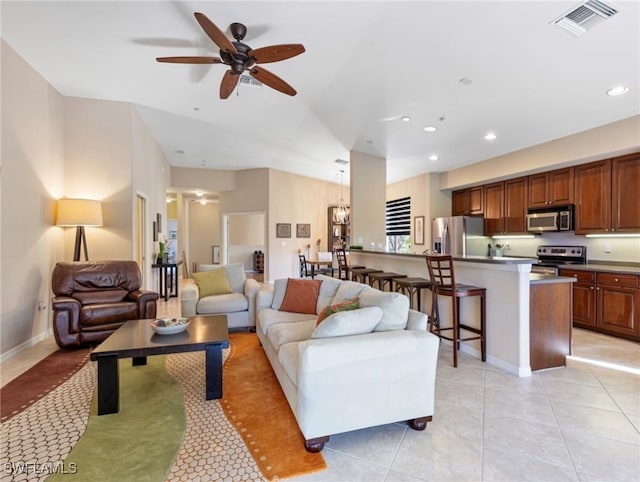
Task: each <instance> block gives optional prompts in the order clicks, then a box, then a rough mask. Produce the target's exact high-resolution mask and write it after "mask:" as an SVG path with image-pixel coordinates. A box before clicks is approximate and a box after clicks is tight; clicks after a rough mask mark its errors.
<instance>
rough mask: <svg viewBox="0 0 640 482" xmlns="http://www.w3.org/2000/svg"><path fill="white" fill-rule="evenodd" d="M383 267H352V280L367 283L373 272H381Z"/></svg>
mask: <svg viewBox="0 0 640 482" xmlns="http://www.w3.org/2000/svg"><path fill="white" fill-rule="evenodd" d="M381 272H382V270H381V269H375V268H351V280H352V281H356V282H358V283H364V284H367V281H368V280H369V275H370V274H371V273H381Z"/></svg>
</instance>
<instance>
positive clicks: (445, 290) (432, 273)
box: [425, 256, 487, 367]
mask: <svg viewBox="0 0 640 482" xmlns="http://www.w3.org/2000/svg"><path fill="white" fill-rule="evenodd" d="M425 258H426V261H427V269H428V270H429V277H430V278H431V291H432V293H433V294H432V303H431V315H430V318H431V320H430V321H431V332H432V333H434V334H435V335H437V336H438V337H440V338H444V339H445V340H450V341H451V342H452V343H453V366H454V367H457V366H458V349H459V348H460V342H463V341H471V340H480V350H481V353H482V361H486V358H487V343H486V338H487V336H486V335H487V332H486V324H485V318H486V301H485V300H486V291H487V290H486V288H482V287H480V286H474V285H467V284H459V283H456V278H455V275H454V271H453V260H452V259H451V256H425ZM438 295H442V296H450V297H451V307H452V313H451V315H452V316H451V320H452V322H453V323H452V326H450V327H446V328H443V327H442V326H440V311H439V309H438ZM467 296H479V297H480V328H475V327H473V326H469V325H466V324H463V323H462V322H461V321H460V298H464V297H467ZM448 330H451V333H452V335H451V336H450V337H447V336H445V335H443V334H442V332H443V331H448ZM460 330H466V331H469V332H471V333H474V334H475V335H476V336H469V337H466V338H461V336H460Z"/></svg>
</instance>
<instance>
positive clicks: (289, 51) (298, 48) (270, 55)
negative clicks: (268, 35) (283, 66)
mask: <svg viewBox="0 0 640 482" xmlns="http://www.w3.org/2000/svg"><path fill="white" fill-rule="evenodd" d="M301 53H304V46H303V45H302V44H282V45H271V46H269V47H262V48H259V49H255V50H251V51H249V52H247V55H248V56H249V57H253V58H254V59H256V63H257V64H267V63H269V62H278V61H279V60H286V59H290V58H291V57H295V56H296V55H300V54H301Z"/></svg>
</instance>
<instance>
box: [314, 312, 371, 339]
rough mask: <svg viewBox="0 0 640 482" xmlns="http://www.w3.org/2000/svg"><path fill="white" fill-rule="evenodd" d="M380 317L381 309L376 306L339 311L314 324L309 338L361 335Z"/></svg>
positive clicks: (369, 330)
mask: <svg viewBox="0 0 640 482" xmlns="http://www.w3.org/2000/svg"><path fill="white" fill-rule="evenodd" d="M381 319H382V309H381V308H378V307H377V306H370V307H368V308H360V309H358V310H349V311H339V312H337V313H334V314H333V315H330V316H328V317H327V318H325V319H324V320H323V321H322V322H321V323H320V324H319V325H318V326H316V328H315V330H313V333H311V338H329V337H333V336H348V335H362V334H365V333H371V332H372V331H373V329H374V328H375V327H376V325H377V324H378V323H379V322H380V320H381Z"/></svg>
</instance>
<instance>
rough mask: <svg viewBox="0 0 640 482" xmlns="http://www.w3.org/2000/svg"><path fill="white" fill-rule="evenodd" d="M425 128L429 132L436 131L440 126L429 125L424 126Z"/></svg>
mask: <svg viewBox="0 0 640 482" xmlns="http://www.w3.org/2000/svg"><path fill="white" fill-rule="evenodd" d="M424 130H425V131H427V132H435V131H437V130H438V128H437V127H434V126H427V127H425V128H424Z"/></svg>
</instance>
